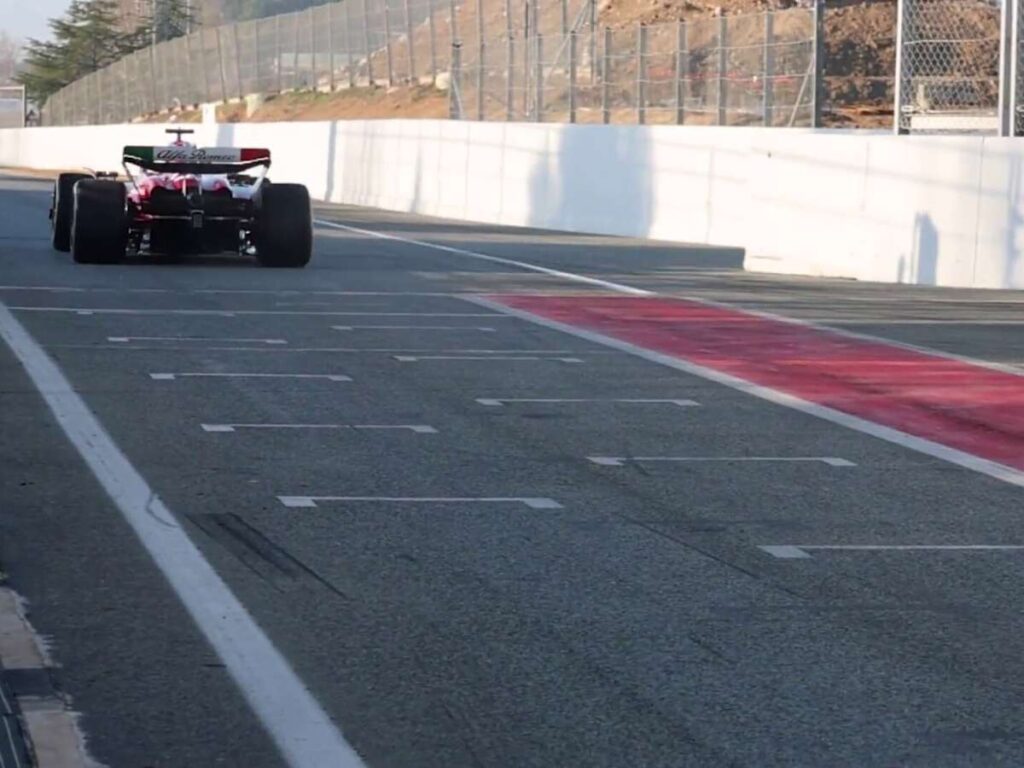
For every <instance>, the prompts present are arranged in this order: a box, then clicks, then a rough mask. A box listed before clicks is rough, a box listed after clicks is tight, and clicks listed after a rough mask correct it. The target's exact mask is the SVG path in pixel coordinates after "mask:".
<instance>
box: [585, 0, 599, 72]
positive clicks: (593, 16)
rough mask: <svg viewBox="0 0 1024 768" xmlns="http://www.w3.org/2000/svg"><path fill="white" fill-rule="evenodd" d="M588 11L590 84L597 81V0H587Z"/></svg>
mask: <svg viewBox="0 0 1024 768" xmlns="http://www.w3.org/2000/svg"><path fill="white" fill-rule="evenodd" d="M587 5H588V6H590V7H589V11H590V84H591V85H594V84H595V83H596V82H597V0H587Z"/></svg>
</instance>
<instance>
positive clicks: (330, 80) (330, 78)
mask: <svg viewBox="0 0 1024 768" xmlns="http://www.w3.org/2000/svg"><path fill="white" fill-rule="evenodd" d="M333 5H334V3H328V4H327V69H328V70H329V72H328V75H327V87H328V88H330V90H331V93H334V14H333V13H332V12H331V8H332V6H333ZM257 50H258V49H257Z"/></svg>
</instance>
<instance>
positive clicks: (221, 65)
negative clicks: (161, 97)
mask: <svg viewBox="0 0 1024 768" xmlns="http://www.w3.org/2000/svg"><path fill="white" fill-rule="evenodd" d="M223 31H224V28H223V27H217V29H215V30H214V32H215V33H216V35H217V69H218V70H219V72H220V100H221V101H222V102H225V103H227V100H228V75H227V66H226V64H225V62H224V40H223V38H224V35H222V34H221V33H222V32H223ZM153 61H154V62H155V61H156V58H155V57H154V59H153ZM153 76H154V77H156V65H155V64H154V66H153ZM153 101H154V107H155V106H156V105H155V102H156V87H155V86H154V88H153Z"/></svg>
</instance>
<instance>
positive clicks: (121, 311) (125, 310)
mask: <svg viewBox="0 0 1024 768" xmlns="http://www.w3.org/2000/svg"><path fill="white" fill-rule="evenodd" d="M8 309H10V310H12V311H16V312H64V313H73V314H78V315H198V316H207V315H208V316H211V317H236V316H238V315H294V316H297V317H306V316H312V317H488V318H491V319H502V317H501V315H496V314H495V313H493V312H487V313H480V312H335V311H333V310H332V311H309V312H306V311H302V310H293V309H222V310H217V309H150V308H146V309H136V308H130V307H104V308H95V307H94V308H92V309H82V308H79V307H8Z"/></svg>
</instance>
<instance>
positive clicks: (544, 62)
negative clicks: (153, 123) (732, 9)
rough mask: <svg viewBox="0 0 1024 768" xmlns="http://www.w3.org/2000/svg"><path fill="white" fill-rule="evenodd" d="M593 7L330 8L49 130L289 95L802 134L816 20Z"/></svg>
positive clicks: (811, 108) (256, 28)
mask: <svg viewBox="0 0 1024 768" xmlns="http://www.w3.org/2000/svg"><path fill="white" fill-rule="evenodd" d="M596 3H597V0H544V1H543V2H541V0H525V2H523V3H521V4H515V5H514V4H513V3H512V2H511V0H463V1H460V2H455V0H343V1H342V2H335V3H329V4H326V5H321V6H317V7H314V8H310V9H307V10H306V11H302V12H298V13H292V14H285V15H281V16H273V17H269V18H265V19H260V20H256V21H250V22H243V23H238V24H231V25H226V26H222V27H216V28H208V29H203V30H201V31H198V32H195V33H193V34H191V35H188V36H186V37H179V38H177V39H174V40H170V41H167V42H164V43H160V44H158V45H156V46H154V47H152V48H147V49H144V50H140V51H138V52H136V53H133V54H131V55H129V56H128V57H126V58H124V59H121V60H120V61H118V62H116V63H115V64H113V65H111V66H109V67H107V68H106V69H103V70H100V71H98V72H95V73H93V74H91V75H88V76H87V77H84V78H82V79H81V80H78V81H76V82H75V83H72V84H71V85H69V86H68V87H66V88H64V89H62V90H61V91H59V92H58V93H56V94H54V95H53V96H52V97H51V98H50V99H49V101H48V102H47V104H46V107H45V110H44V120H45V122H46V123H47V124H52V125H76V124H95V123H116V122H127V121H131V120H133V119H137V118H139V116H141V115H147V114H153V113H157V112H160V111H162V110H167V109H180V108H182V107H185V106H188V105H198V104H202V103H210V102H222V101H229V100H232V99H241V98H244V97H246V96H247V95H250V94H275V93H281V92H284V91H289V90H304V89H305V90H319V91H336V90H341V89H346V88H357V87H363V86H369V85H377V84H381V85H397V84H434V85H436V86H437V87H439V88H444V89H448V90H449V91H450V95H451V115H452V116H453V117H463V118H473V119H487V120H551V121H567V120H568V121H579V122H641V123H693V124H718V125H725V124H729V125H743V124H763V125H778V126H784V125H809V124H812V122H813V121H814V114H815V107H816V104H817V94H818V88H817V84H816V77H815V70H816V50H817V47H816V40H817V39H818V35H817V33H816V30H817V26H816V23H815V20H816V18H817V12H816V11H815V10H813V9H806V8H796V9H791V10H788V11H778V12H768V13H759V14H751V15H743V16H720V17H717V18H711V19H705V20H700V21H692V22H689V23H686V22H678V23H675V22H674V23H669V24H658V25H652V26H637V27H633V28H623V29H615V30H606V29H601V28H599V26H598V19H597V4H596Z"/></svg>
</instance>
